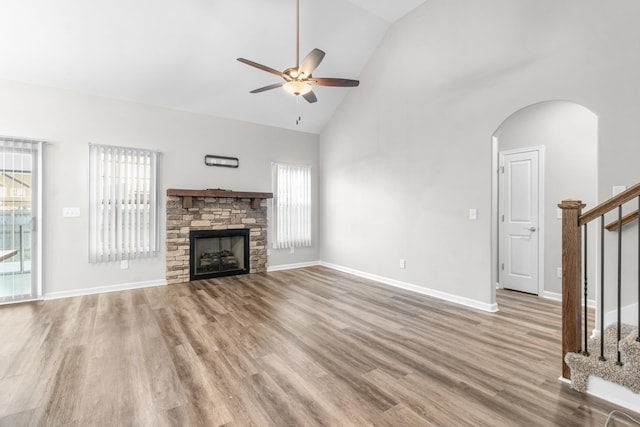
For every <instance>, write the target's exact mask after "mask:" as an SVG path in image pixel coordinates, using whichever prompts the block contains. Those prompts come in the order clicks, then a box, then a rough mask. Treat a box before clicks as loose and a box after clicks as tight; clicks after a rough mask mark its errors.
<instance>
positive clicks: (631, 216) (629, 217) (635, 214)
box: [604, 211, 638, 231]
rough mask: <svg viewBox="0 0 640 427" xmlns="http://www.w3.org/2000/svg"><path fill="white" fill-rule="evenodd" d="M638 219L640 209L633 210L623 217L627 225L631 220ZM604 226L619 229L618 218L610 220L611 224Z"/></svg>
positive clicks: (623, 223) (624, 223) (611, 229)
mask: <svg viewBox="0 0 640 427" xmlns="http://www.w3.org/2000/svg"><path fill="white" fill-rule="evenodd" d="M636 219H638V211H633V212H631V213H629V214H626V215H625V216H623V217H622V225H627V224H629V223H630V222H633V221H635V220H636ZM604 228H606V229H607V230H608V231H616V230H617V229H618V220H617V219H616V220H615V221H612V222H610V223H609V224H607V225H605V226H604Z"/></svg>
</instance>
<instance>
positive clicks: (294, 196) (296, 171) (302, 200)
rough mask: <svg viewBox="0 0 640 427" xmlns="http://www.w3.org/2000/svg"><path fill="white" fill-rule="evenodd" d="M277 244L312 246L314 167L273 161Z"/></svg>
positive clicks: (280, 245) (286, 246) (283, 246)
mask: <svg viewBox="0 0 640 427" xmlns="http://www.w3.org/2000/svg"><path fill="white" fill-rule="evenodd" d="M272 166H273V187H274V190H273V193H274V201H273V206H274V209H273V214H274V217H275V218H274V219H275V221H274V223H275V233H274V234H275V236H274V243H273V247H274V248H293V247H304V246H311V167H310V166H299V165H289V164H284V163H273V164H272Z"/></svg>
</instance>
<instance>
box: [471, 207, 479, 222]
mask: <svg viewBox="0 0 640 427" xmlns="http://www.w3.org/2000/svg"><path fill="white" fill-rule="evenodd" d="M469 219H470V220H472V221H475V220H476V219H478V210H477V209H469Z"/></svg>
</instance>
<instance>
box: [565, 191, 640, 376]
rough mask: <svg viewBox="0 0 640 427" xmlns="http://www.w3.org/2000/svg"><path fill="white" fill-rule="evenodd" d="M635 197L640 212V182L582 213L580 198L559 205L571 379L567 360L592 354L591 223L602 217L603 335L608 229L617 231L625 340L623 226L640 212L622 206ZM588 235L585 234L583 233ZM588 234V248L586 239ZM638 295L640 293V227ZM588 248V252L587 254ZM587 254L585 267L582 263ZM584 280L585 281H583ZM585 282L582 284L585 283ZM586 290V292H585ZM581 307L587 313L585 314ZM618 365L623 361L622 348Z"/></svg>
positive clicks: (619, 285) (619, 296)
mask: <svg viewBox="0 0 640 427" xmlns="http://www.w3.org/2000/svg"><path fill="white" fill-rule="evenodd" d="M634 199H637V200H638V210H639V211H640V183H638V184H636V185H634V186H633V187H630V188H628V189H627V190H625V191H624V192H622V193H620V194H618V195H616V196H614V197H612V198H610V199H609V200H607V201H605V202H603V203H601V204H599V205H598V206H596V207H595V208H593V209H590V210H589V211H587V212H585V213H582V209H583V208H584V207H585V205H584V204H583V203H582V202H581V201H580V200H563V201H562V203H560V204H559V205H558V207H559V208H560V209H562V376H563V377H564V378H567V379H569V378H571V370H570V369H569V366H567V364H566V363H565V361H564V358H565V355H566V354H567V353H569V352H572V353H582V354H585V355H588V354H589V351H588V348H587V342H588V336H587V333H588V331H587V329H588V327H587V291H588V277H587V230H588V229H587V225H588V224H589V223H590V222H592V221H594V220H596V219H598V218H600V227H599V228H600V294H599V314H600V319H599V320H600V328H601V337H602V338H603V335H604V282H605V277H604V260H605V255H604V254H605V245H604V240H605V239H604V230H605V228H606V229H609V230H611V231H617V235H618V240H617V251H618V253H617V269H618V272H617V286H618V290H617V299H618V300H617V312H618V319H617V320H618V328H617V334H618V336H617V342H618V343H619V342H620V339H621V336H620V335H621V311H622V310H621V308H622V307H621V305H622V227H623V226H624V225H625V224H628V223H630V222H632V221H634V220H635V219H637V218H638V211H636V212H633V213H631V214H628V215H625V216H623V215H622V206H623V205H624V204H626V203H628V202H630V201H632V200H634ZM615 209H617V213H618V219H617V221H614V222H612V223H610V224H607V225H605V220H604V216H605V214H607V213H609V212H611V211H613V210H615ZM583 235H584V236H583ZM583 237H584V248H582V247H581V246H582V242H583ZM638 245H639V247H638V295H640V226H639V227H638ZM583 251H584V253H583ZM582 255H584V267H583V266H582V262H581V261H582V260H581V258H582ZM581 279H582V280H581ZM581 282H582V286H581ZM581 291H582V292H581ZM581 308H584V312H583V313H581ZM638 310H639V312H638V323H639V324H638V337H637V338H636V340H637V341H640V302H639V304H638ZM617 357H618V359H617V362H616V363H618V364H621V360H620V351H619V350H618V356H617ZM600 359H601V360H605V357H604V339H601V340H600Z"/></svg>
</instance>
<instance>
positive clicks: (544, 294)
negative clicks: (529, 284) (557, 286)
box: [540, 291, 596, 308]
mask: <svg viewBox="0 0 640 427" xmlns="http://www.w3.org/2000/svg"><path fill="white" fill-rule="evenodd" d="M540 296H541V297H542V298H545V299H550V300H554V301H562V294H559V293H557V292H549V291H542V293H541V294H540ZM587 307H591V308H595V307H596V300H593V299H589V300H587Z"/></svg>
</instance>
